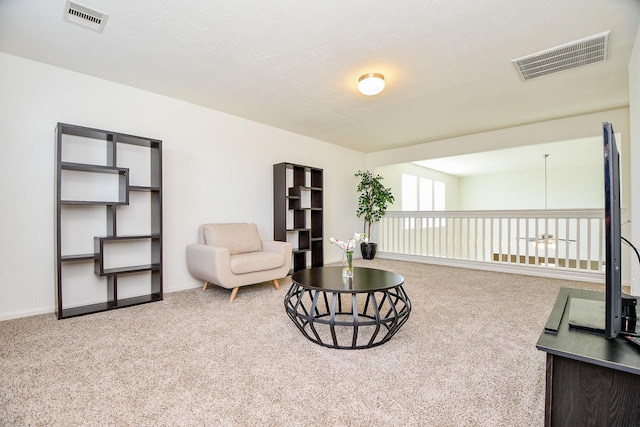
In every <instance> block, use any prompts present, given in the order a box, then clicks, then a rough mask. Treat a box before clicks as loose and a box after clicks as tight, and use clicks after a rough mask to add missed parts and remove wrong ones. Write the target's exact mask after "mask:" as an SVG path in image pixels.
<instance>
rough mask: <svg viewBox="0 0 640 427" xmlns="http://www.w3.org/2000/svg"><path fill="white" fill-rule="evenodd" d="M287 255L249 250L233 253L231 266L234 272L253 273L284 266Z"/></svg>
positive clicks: (230, 260)
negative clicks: (243, 252) (242, 252)
mask: <svg viewBox="0 0 640 427" xmlns="http://www.w3.org/2000/svg"><path fill="white" fill-rule="evenodd" d="M284 262H285V257H284V256H283V255H282V253H276V252H248V253H245V254H236V255H232V256H231V257H230V259H229V266H230V267H231V272H232V273H233V274H244V273H252V272H254V271H264V270H271V269H273V268H278V267H282V266H283V265H284Z"/></svg>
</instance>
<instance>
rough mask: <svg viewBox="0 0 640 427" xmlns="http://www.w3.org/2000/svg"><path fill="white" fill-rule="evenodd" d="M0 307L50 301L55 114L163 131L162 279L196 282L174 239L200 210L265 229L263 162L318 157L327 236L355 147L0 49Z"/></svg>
mask: <svg viewBox="0 0 640 427" xmlns="http://www.w3.org/2000/svg"><path fill="white" fill-rule="evenodd" d="M0 99H1V100H2V102H1V103H0V195H2V202H3V203H2V204H3V208H2V221H0V230H1V234H0V235H1V236H2V238H1V239H0V319H7V318H12V317H19V316H25V315H31V314H37V313H46V312H52V311H54V303H55V299H54V286H55V284H54V283H55V280H54V273H55V262H54V261H55V260H54V209H55V198H54V178H55V172H54V165H55V157H54V146H55V139H54V129H55V126H56V123H57V122H64V123H70V124H76V125H81V126H88V127H95V128H99V129H106V130H111V131H116V132H122V133H128V134H133V135H139V136H144V137H149V138H157V139H160V140H162V141H163V184H164V188H163V190H164V192H163V197H164V200H163V202H164V206H163V207H164V210H163V222H164V287H165V291H166V292H171V291H176V290H179V289H185V288H190V287H196V286H199V285H200V284H199V283H198V282H197V281H196V280H195V279H193V278H192V277H191V276H190V275H189V273H188V271H187V267H186V262H185V247H186V246H187V245H188V244H190V243H192V242H194V241H195V238H196V230H197V227H198V225H199V224H200V223H204V222H242V221H250V222H256V223H257V224H258V227H259V229H260V234H261V236H262V237H263V238H272V237H273V208H272V206H273V188H272V165H273V164H274V163H279V162H283V161H287V162H293V163H299V164H304V165H310V166H315V167H320V168H323V169H324V188H325V191H324V207H325V211H324V221H325V227H324V234H325V237H326V239H325V261H326V262H332V261H338V260H339V259H340V252H339V249H337V248H335V247H331V246H330V245H329V243H328V239H329V236H335V237H346V236H349V235H351V234H352V233H353V232H354V231H359V230H360V228H361V225H360V220H359V219H358V218H356V216H355V210H356V203H357V195H356V193H355V188H356V185H357V180H356V178H355V177H354V176H353V174H354V173H355V171H357V170H358V169H364V167H365V156H364V154H362V153H360V152H358V151H354V150H349V149H345V148H342V147H338V146H336V145H333V144H328V143H325V142H322V141H318V140H314V139H311V138H307V137H304V136H301V135H297V134H294V133H291V132H286V131H283V130H280V129H276V128H273V127H269V126H265V125H262V124H259V123H255V122H251V121H248V120H245V119H241V118H238V117H234V116H230V115H227V114H223V113H220V112H217V111H213V110H210V109H206V108H203V107H200V106H196V105H193V104H189V103H186V102H182V101H178V100H175V99H171V98H168V97H164V96H159V95H156V94H153V93H149V92H145V91H141V90H138V89H134V88H131V87H128V86H124V85H120V84H117V83H113V82H109V81H105V80H101V79H97V78H93V77H89V76H86V75H82V74H78V73H74V72H70V71H67V70H63V69H60V68H56V67H52V66H48V65H44V64H41V63H38V62H33V61H30V60H26V59H22V58H18V57H15V56H11V55H7V54H4V53H0Z"/></svg>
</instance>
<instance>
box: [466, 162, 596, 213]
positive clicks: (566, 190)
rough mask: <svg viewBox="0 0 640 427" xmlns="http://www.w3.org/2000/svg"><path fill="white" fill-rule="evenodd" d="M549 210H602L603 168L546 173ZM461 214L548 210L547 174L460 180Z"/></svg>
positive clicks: (529, 172) (525, 172)
mask: <svg viewBox="0 0 640 427" xmlns="http://www.w3.org/2000/svg"><path fill="white" fill-rule="evenodd" d="M547 183H548V184H547V196H546V198H547V206H546V208H548V209H602V208H603V207H604V198H603V196H602V195H603V194H604V184H603V181H602V168H601V167H600V168H597V170H594V169H593V168H586V167H585V168H567V169H549V170H548V171H547ZM459 197H460V209H461V210H511V209H545V186H544V171H541V170H523V171H518V172H511V173H502V174H489V175H474V176H465V177H462V178H460V193H459Z"/></svg>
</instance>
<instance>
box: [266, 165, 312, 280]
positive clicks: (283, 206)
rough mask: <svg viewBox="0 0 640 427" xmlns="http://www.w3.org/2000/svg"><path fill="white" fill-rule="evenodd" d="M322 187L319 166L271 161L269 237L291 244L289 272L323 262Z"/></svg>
mask: <svg viewBox="0 0 640 427" xmlns="http://www.w3.org/2000/svg"><path fill="white" fill-rule="evenodd" d="M322 188H323V170H322V169H319V168H314V167H311V166H303V165H297V164H294V163H278V164H275V165H273V234H274V236H273V237H274V240H277V241H281V242H290V243H291V244H292V245H293V255H292V256H293V259H292V262H291V271H292V272H295V271H298V270H303V269H305V268H307V267H322V266H323V265H324V249H323V233H322V223H323V219H322V218H323V214H322V209H323V206H322V201H323V193H322Z"/></svg>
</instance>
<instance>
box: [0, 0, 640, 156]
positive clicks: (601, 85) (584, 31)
mask: <svg viewBox="0 0 640 427" xmlns="http://www.w3.org/2000/svg"><path fill="white" fill-rule="evenodd" d="M64 3H65V2H64V0H21V1H18V0H0V51H4V52H7V53H10V54H14V55H18V56H22V57H26V58H30V59H34V60H37V61H41V62H44V63H48V64H52V65H55V66H59V67H62V68H67V69H70V70H74V71H78V72H81V73H85V74H89V75H93V76H97V77H100V78H104V79H108V80H112V81H115V82H120V83H123V84H126V85H130V86H134V87H138V88H141V89H145V90H149V91H152V92H157V93H160V94H163V95H167V96H171V97H174V98H178V99H182V100H185V101H188V102H192V103H196V104H200V105H203V106H206V107H210V108H213V109H216V110H219V111H223V112H226V113H230V114H233V115H237V116H241V117H245V118H248V119H251V120H255V121H258V122H262V123H266V124H269V125H273V126H276V127H279V128H282V129H286V130H290V131H292V132H296V133H299V134H303V135H307V136H310V137H313V138H317V139H320V140H324V141H328V142H332V143H335V144H339V145H343V146H345V147H350V148H353V149H356V150H360V151H363V152H374V151H379V150H383V149H389V148H394V147H402V146H408V145H411V144H416V143H422V142H428V141H434V140H439V139H444V138H449V137H453V136H459V135H465V134H470V133H476V132H480V131H486V130H491V129H498V128H505V127H510V126H514V125H521V124H526V123H533V122H538V121H543V120H549V119H554V118H559V117H566V116H572V115H577V114H584V113H590V112H594V111H600V110H603V109H610V108H618V107H624V106H627V105H628V87H627V65H628V61H629V56H630V52H631V48H632V45H633V41H634V39H635V34H636V30H637V27H638V22H639V21H640V1H638V0H562V1H558V0H535V1H532V0H528V1H524V0H523V1H513V0H487V1H475V0H431V1H424V0H403V1H401V2H400V1H398V2H390V1H387V0H367V1H364V0H361V1H358V0H350V1H344V0H324V1H321V2H318V1H314V2H310V1H300V0H263V1H255V0H251V1H249V0H235V1H206V0H181V1H169V0H136V1H130V0H81V1H80V3H81V4H84V5H86V6H89V7H91V8H95V9H98V10H100V11H102V12H105V13H107V14H108V15H109V18H108V21H107V24H106V27H105V29H104V32H103V33H96V32H93V31H91V30H88V29H86V28H83V27H81V26H78V25H75V24H72V23H69V22H66V21H63V19H62V15H63V9H64ZM607 30H611V46H610V55H609V58H610V59H609V60H608V61H606V62H602V63H598V64H593V65H589V66H586V67H583V68H579V69H574V70H570V71H566V72H562V73H559V74H555V75H552V76H547V77H542V78H540V79H535V80H531V81H527V82H523V81H522V80H520V78H519V77H518V74H517V73H516V71H515V69H514V67H513V65H512V64H511V62H510V61H511V60H512V59H514V58H518V57H521V56H523V55H528V54H531V53H535V52H538V51H541V50H544V49H548V48H552V47H555V46H558V45H560V44H564V43H568V42H571V41H574V40H577V39H580V38H584V37H587V36H590V35H593V34H597V33H600V32H603V31H607ZM1 72H2V71H1V70H0V76H1ZM366 72H379V73H383V74H384V75H385V76H386V81H387V87H386V89H385V90H384V92H382V94H380V95H377V96H374V97H365V96H363V95H360V94H359V93H358V92H357V90H356V83H357V80H358V77H359V76H360V75H361V74H364V73H366Z"/></svg>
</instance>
